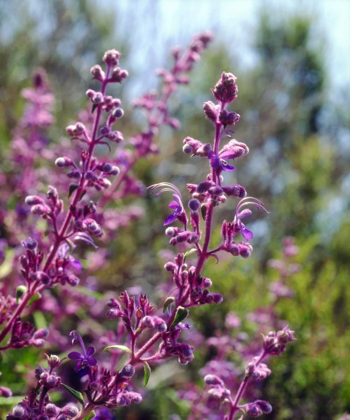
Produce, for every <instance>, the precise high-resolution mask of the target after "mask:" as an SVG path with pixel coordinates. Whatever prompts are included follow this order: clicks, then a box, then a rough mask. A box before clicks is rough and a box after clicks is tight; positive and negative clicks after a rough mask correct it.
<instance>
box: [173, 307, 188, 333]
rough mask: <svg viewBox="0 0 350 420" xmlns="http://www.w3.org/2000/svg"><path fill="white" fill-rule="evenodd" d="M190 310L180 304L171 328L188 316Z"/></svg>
mask: <svg viewBox="0 0 350 420" xmlns="http://www.w3.org/2000/svg"><path fill="white" fill-rule="evenodd" d="M188 314H189V311H188V309H186V308H184V307H182V306H179V307H178V308H177V310H176V314H175V318H174V321H173V323H172V324H171V327H170V328H173V327H175V326H176V325H177V324H179V323H180V322H181V321H183V320H184V319H185V318H187V317H188Z"/></svg>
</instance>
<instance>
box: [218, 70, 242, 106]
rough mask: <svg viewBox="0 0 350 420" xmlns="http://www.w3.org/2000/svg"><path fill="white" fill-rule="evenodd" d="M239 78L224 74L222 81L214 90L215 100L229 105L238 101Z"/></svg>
mask: <svg viewBox="0 0 350 420" xmlns="http://www.w3.org/2000/svg"><path fill="white" fill-rule="evenodd" d="M236 80H237V78H236V77H235V76H234V75H233V74H232V73H225V72H223V73H222V75H221V78H220V80H219V81H218V82H217V83H216V85H215V87H214V89H212V92H213V95H214V96H215V99H216V100H217V101H219V102H221V103H225V104H229V103H231V102H232V101H233V100H235V99H236V97H237V93H238V88H237V85H236Z"/></svg>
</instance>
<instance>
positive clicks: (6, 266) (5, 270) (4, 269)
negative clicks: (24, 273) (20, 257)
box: [0, 249, 15, 279]
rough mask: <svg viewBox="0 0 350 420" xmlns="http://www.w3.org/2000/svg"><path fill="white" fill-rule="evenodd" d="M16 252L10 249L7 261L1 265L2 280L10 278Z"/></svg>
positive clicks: (6, 254)
mask: <svg viewBox="0 0 350 420" xmlns="http://www.w3.org/2000/svg"><path fill="white" fill-rule="evenodd" d="M14 255H15V252H14V251H13V250H12V249H9V250H7V251H6V253H5V261H4V262H3V263H2V264H1V265H0V279H2V278H4V277H6V276H8V275H9V274H10V273H11V271H12V267H13V266H12V262H13V257H14Z"/></svg>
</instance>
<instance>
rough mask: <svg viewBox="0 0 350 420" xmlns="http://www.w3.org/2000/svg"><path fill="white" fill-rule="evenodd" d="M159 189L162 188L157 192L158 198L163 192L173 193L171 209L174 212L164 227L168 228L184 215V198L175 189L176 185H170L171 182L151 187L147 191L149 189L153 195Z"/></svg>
mask: <svg viewBox="0 0 350 420" xmlns="http://www.w3.org/2000/svg"><path fill="white" fill-rule="evenodd" d="M157 188H160V190H159V191H158V192H157V194H156V197H158V195H159V194H161V193H162V192H166V191H170V192H172V193H173V199H174V201H171V202H170V204H169V207H170V208H171V209H172V210H174V211H173V212H172V213H171V214H170V215H169V216H168V217H167V218H166V219H165V222H164V226H168V225H170V224H171V223H173V222H175V221H176V220H177V219H178V217H179V216H180V215H181V213H183V211H184V207H183V204H182V196H181V193H180V191H179V189H178V188H177V187H175V185H173V184H170V183H169V182H160V183H159V184H154V185H151V186H150V187H148V188H147V189H149V190H150V191H151V194H153V193H154V191H155V190H156V189H157Z"/></svg>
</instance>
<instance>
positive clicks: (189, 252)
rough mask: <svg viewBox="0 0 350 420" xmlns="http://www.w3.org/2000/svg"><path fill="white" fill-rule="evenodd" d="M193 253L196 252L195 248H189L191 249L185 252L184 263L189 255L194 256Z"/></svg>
mask: <svg viewBox="0 0 350 420" xmlns="http://www.w3.org/2000/svg"><path fill="white" fill-rule="evenodd" d="M195 252H198V250H197V248H191V249H189V250H188V251H186V252H185V253H184V261H186V258H187V257H188V256H189V255H191V254H194V253H195Z"/></svg>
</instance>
